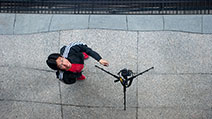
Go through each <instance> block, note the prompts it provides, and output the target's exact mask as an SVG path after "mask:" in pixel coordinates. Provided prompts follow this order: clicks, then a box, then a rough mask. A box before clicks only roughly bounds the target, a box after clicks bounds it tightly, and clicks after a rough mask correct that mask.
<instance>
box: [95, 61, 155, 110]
mask: <svg viewBox="0 0 212 119" xmlns="http://www.w3.org/2000/svg"><path fill="white" fill-rule="evenodd" d="M95 67H97V68H99V69H101V70H102V71H104V72H106V73H108V74H110V75H111V76H113V77H115V78H116V80H114V82H115V83H116V82H118V81H120V83H121V84H122V86H123V92H124V110H126V89H127V88H128V87H130V86H131V84H132V81H133V79H134V78H136V77H137V76H139V75H142V74H143V73H145V72H148V71H149V70H151V69H154V67H151V68H149V69H147V70H145V71H143V72H141V73H138V74H136V75H133V72H132V70H128V69H126V68H124V69H122V70H121V71H119V73H118V75H119V76H116V75H114V74H112V73H110V72H109V71H106V70H104V69H103V68H101V67H99V66H97V65H95ZM128 77H129V78H128Z"/></svg>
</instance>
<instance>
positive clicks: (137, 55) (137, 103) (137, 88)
mask: <svg viewBox="0 0 212 119" xmlns="http://www.w3.org/2000/svg"><path fill="white" fill-rule="evenodd" d="M138 44H139V32H137V49H136V50H137V52H136V56H137V57H136V59H137V61H136V64H137V65H136V72H137V73H138V65H139V63H138ZM137 78H138V77H137ZM137 78H136V79H137ZM136 100H137V101H136V103H137V104H136V119H138V103H139V102H138V80H137V81H136Z"/></svg>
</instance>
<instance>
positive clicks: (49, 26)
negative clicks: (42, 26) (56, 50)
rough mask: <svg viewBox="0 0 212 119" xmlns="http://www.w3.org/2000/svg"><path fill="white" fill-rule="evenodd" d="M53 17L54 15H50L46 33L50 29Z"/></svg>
mask: <svg viewBox="0 0 212 119" xmlns="http://www.w3.org/2000/svg"><path fill="white" fill-rule="evenodd" d="M53 16H54V15H52V16H51V18H50V22H49V27H48V32H50V28H51V24H52V19H53Z"/></svg>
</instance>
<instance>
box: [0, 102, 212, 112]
mask: <svg viewBox="0 0 212 119" xmlns="http://www.w3.org/2000/svg"><path fill="white" fill-rule="evenodd" d="M4 101H7V102H22V103H35V104H48V105H63V106H71V107H82V108H83V107H84V108H108V109H109V108H112V109H121V110H122V109H123V107H122V106H117V107H114V106H92V105H74V104H61V103H51V102H40V101H29V100H15V99H0V102H4ZM135 108H138V109H184V110H187V109H197V110H198V109H199V110H209V111H210V110H212V107H210V106H208V107H207V108H203V107H200V106H192V105H191V106H186V105H185V106H155V107H154V106H138V107H137V106H136V107H134V106H127V109H135Z"/></svg>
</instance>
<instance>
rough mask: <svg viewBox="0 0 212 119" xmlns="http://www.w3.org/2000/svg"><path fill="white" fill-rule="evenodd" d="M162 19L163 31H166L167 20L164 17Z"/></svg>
mask: <svg viewBox="0 0 212 119" xmlns="http://www.w3.org/2000/svg"><path fill="white" fill-rule="evenodd" d="M162 19H163V31H165V18H164V15H162Z"/></svg>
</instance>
